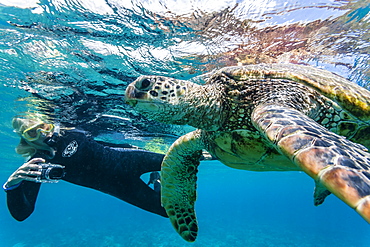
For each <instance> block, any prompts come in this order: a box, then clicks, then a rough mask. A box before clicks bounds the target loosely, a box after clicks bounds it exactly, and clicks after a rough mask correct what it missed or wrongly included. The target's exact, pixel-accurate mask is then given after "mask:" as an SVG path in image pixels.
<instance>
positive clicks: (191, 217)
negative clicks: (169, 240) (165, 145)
mask: <svg viewBox="0 0 370 247" xmlns="http://www.w3.org/2000/svg"><path fill="white" fill-rule="evenodd" d="M199 136H200V131H199V130H196V131H193V132H190V133H188V134H186V135H184V136H182V137H180V138H179V139H177V140H176V142H174V143H173V144H172V146H171V147H170V149H169V150H168V153H167V155H166V157H165V158H164V160H163V162H162V168H161V186H162V188H161V193H162V205H163V207H164V208H165V210H166V212H167V215H168V217H169V218H170V220H171V223H172V225H173V227H174V228H175V229H176V231H177V232H178V233H179V234H180V236H181V237H182V238H183V239H185V240H186V241H189V242H194V241H195V239H196V237H197V234H198V224H197V219H196V216H195V210H194V203H195V200H196V187H197V185H196V181H197V176H196V175H197V172H198V166H199V160H200V157H201V155H202V148H203V147H202V145H201V141H200V139H199Z"/></svg>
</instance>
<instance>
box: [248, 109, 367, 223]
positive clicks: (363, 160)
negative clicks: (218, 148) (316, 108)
mask: <svg viewBox="0 0 370 247" xmlns="http://www.w3.org/2000/svg"><path fill="white" fill-rule="evenodd" d="M252 118H253V122H254V124H255V126H256V127H257V128H258V129H259V130H260V131H261V132H262V133H264V135H265V136H266V138H267V139H269V140H270V141H271V142H272V143H273V144H274V145H275V147H276V149H277V150H279V151H280V152H281V153H282V154H285V155H286V156H288V157H289V158H290V159H291V160H292V161H293V162H294V163H295V164H296V165H297V166H299V167H300V168H301V169H302V170H303V171H304V172H306V173H307V174H308V175H309V176H311V177H312V178H313V179H315V181H317V183H319V184H322V185H323V186H325V188H326V189H327V190H328V191H330V192H331V193H333V194H335V195H336V196H337V197H338V198H340V199H341V200H342V201H344V202H345V203H347V204H348V205H349V206H350V207H352V208H354V209H355V210H356V211H357V212H358V213H359V214H360V215H361V216H362V217H363V218H364V219H365V220H366V221H368V222H369V223H370V154H369V153H368V152H366V151H365V150H364V147H363V146H362V145H356V144H355V143H353V142H351V141H349V140H347V139H345V138H344V137H341V136H339V135H336V134H334V133H332V132H330V131H329V130H327V129H326V128H324V127H323V126H321V125H319V124H318V123H316V122H315V121H313V120H312V119H311V118H309V117H307V116H305V115H304V114H303V113H301V112H299V111H297V110H295V109H293V108H288V107H283V106H278V105H262V106H259V107H257V108H256V109H255V110H254V112H253V116H252ZM312 130H314V131H312ZM315 196H317V198H315V199H317V201H315V204H316V203H317V204H320V203H322V202H323V200H324V199H325V197H326V195H325V190H324V189H320V190H319V191H317V194H316V195H315Z"/></svg>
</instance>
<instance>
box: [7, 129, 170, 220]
mask: <svg viewBox="0 0 370 247" xmlns="http://www.w3.org/2000/svg"><path fill="white" fill-rule="evenodd" d="M49 143H50V142H49ZM49 145H50V146H52V147H53V148H55V150H56V154H55V157H54V158H52V159H47V158H46V156H45V154H43V153H41V152H39V153H37V154H36V155H34V156H33V157H32V158H38V157H41V158H45V159H46V161H47V162H50V163H53V164H60V165H63V166H65V177H64V178H63V180H65V181H67V182H70V183H73V184H77V185H81V186H84V187H89V188H92V189H95V190H98V191H101V192H104V193H107V194H109V195H112V196H115V197H117V198H119V199H121V200H123V201H125V202H128V203H130V204H132V205H135V206H137V207H139V208H142V209H144V210H147V211H149V212H153V213H155V214H159V215H161V216H164V217H167V215H166V213H165V210H164V209H163V207H162V206H161V203H160V194H159V192H156V191H154V190H153V189H151V188H150V187H149V186H148V185H146V183H145V182H143V181H142V180H141V178H140V176H141V175H142V174H143V173H146V172H151V171H159V170H160V166H161V162H162V159H163V157H164V156H163V155H162V154H157V153H152V152H148V151H144V150H138V149H129V148H112V147H108V146H104V145H102V144H99V143H97V142H96V141H94V140H93V139H91V138H89V137H87V136H86V133H85V132H83V131H80V130H68V131H64V133H61V136H59V137H57V140H55V143H54V144H49ZM40 186H41V184H40V183H35V182H29V181H22V182H21V184H20V185H19V186H18V187H17V188H15V189H12V190H8V191H7V204H8V209H9V211H10V213H11V215H12V216H13V217H14V218H15V219H16V220H18V221H23V220H25V219H26V218H27V217H28V216H30V215H31V214H32V212H33V210H34V208H35V203H36V198H37V195H38V192H39V189H40Z"/></svg>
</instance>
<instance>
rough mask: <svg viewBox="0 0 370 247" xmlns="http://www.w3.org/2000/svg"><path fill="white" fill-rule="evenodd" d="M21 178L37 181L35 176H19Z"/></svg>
mask: <svg viewBox="0 0 370 247" xmlns="http://www.w3.org/2000/svg"><path fill="white" fill-rule="evenodd" d="M19 178H21V179H22V180H26V181H30V182H39V180H38V179H37V177H28V176H20V177H19Z"/></svg>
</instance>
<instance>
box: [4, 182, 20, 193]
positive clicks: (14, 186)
mask: <svg viewBox="0 0 370 247" xmlns="http://www.w3.org/2000/svg"><path fill="white" fill-rule="evenodd" d="M21 183H22V181H21V182H19V183H17V184H15V185H12V186H10V187H7V186H6V183H5V184H4V185H3V189H4V190H5V191H8V190H14V189H16V188H18V187H19V185H21Z"/></svg>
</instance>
